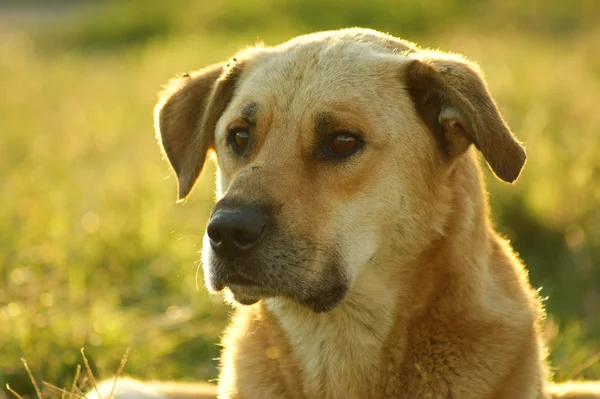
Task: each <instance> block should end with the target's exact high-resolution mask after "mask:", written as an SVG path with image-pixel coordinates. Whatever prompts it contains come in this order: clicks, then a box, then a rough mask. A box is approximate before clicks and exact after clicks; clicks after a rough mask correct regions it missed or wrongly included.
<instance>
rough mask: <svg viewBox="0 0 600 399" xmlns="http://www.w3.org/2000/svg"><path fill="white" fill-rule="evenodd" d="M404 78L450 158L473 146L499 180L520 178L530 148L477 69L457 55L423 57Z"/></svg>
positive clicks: (417, 58)
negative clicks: (503, 113)
mask: <svg viewBox="0 0 600 399" xmlns="http://www.w3.org/2000/svg"><path fill="white" fill-rule="evenodd" d="M404 76H405V80H406V85H407V90H408V92H409V94H410V96H411V97H412V99H413V102H414V105H415V108H416V110H417V112H418V114H419V116H420V117H421V119H422V120H423V122H424V123H425V124H426V125H427V126H428V127H429V129H430V130H431V131H432V132H433V133H434V135H435V136H436V139H437V140H438V142H439V143H440V147H441V148H442V151H443V152H444V153H445V154H446V155H447V156H448V157H449V158H453V157H456V156H458V155H460V154H462V153H463V152H465V151H466V150H467V149H468V147H469V145H470V144H471V143H473V144H475V146H476V147H477V148H478V149H479V150H480V151H481V153H482V154H483V156H484V157H485V159H486V161H487V163H488V165H489V166H490V167H491V169H492V170H493V171H494V173H495V174H496V176H498V177H499V178H500V179H502V180H504V181H506V182H513V181H515V180H516V179H517V177H519V174H520V172H521V169H522V168H523V165H524V164H525V160H526V158H527V156H526V154H525V148H524V147H523V146H522V145H521V144H520V143H519V142H518V141H517V140H516V139H515V137H514V136H513V134H512V133H511V131H510V129H509V127H508V126H507V124H506V123H505V122H504V120H503V119H502V116H501V115H500V112H499V111H498V108H497V107H496V104H495V102H494V100H493V99H492V97H491V96H490V93H489V92H488V90H487V87H486V84H485V82H484V80H483V78H482V76H481V73H480V72H479V71H478V70H477V68H476V67H475V66H474V65H472V64H470V63H469V62H467V61H465V60H463V59H462V58H460V57H458V56H454V55H447V54H441V53H437V52H421V53H417V54H416V55H415V59H413V60H410V61H409V63H408V64H407V65H406V69H405V75H404Z"/></svg>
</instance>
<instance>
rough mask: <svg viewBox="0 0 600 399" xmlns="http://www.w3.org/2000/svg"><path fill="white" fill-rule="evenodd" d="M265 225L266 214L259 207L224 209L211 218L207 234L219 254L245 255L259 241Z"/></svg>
mask: <svg viewBox="0 0 600 399" xmlns="http://www.w3.org/2000/svg"><path fill="white" fill-rule="evenodd" d="M265 226H266V216H265V215H264V214H263V213H262V212H261V211H259V210H257V209H254V208H250V207H244V208H236V209H222V210H217V211H216V212H215V213H214V214H213V215H212V217H211V218H210V221H209V222H208V227H207V228H206V234H208V238H209V239H210V245H211V247H212V248H213V250H214V251H215V252H216V253H218V254H219V255H223V256H243V255H246V254H247V253H248V252H250V250H251V249H252V248H254V246H255V245H256V244H257V243H258V241H259V238H260V237H261V235H262V233H263V231H264V229H265Z"/></svg>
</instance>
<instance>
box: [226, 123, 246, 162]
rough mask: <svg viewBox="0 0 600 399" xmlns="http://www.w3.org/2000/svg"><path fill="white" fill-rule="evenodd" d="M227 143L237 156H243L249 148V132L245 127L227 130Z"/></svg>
mask: <svg viewBox="0 0 600 399" xmlns="http://www.w3.org/2000/svg"><path fill="white" fill-rule="evenodd" d="M227 141H228V142H229V145H230V146H231V148H233V150H234V151H235V152H236V153H237V154H238V155H243V154H244V153H245V152H246V150H247V149H248V147H249V146H250V132H249V131H248V128H246V127H234V128H232V129H230V130H229V135H228V137H227Z"/></svg>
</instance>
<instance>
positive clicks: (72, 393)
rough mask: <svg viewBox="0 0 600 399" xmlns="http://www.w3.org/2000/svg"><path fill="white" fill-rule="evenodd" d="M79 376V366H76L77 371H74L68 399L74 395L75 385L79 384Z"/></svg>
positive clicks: (71, 398)
mask: <svg viewBox="0 0 600 399" xmlns="http://www.w3.org/2000/svg"><path fill="white" fill-rule="evenodd" d="M80 374H81V364H78V365H77V370H75V378H74V379H73V385H71V392H70V393H69V399H73V395H74V394H75V389H76V388H77V383H78V382H79V375H80Z"/></svg>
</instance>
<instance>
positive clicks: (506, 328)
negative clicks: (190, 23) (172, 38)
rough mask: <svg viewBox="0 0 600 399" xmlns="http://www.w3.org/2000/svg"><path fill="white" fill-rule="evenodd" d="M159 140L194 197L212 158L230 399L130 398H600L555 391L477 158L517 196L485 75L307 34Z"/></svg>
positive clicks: (180, 95) (535, 301)
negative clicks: (227, 319)
mask: <svg viewBox="0 0 600 399" xmlns="http://www.w3.org/2000/svg"><path fill="white" fill-rule="evenodd" d="M155 126H156V131H157V137H158V140H159V142H160V144H161V145H162V148H163V150H164V155H165V157H166V158H167V159H168V161H169V163H170V165H171V167H172V169H173V170H174V172H175V174H176V176H177V181H178V197H179V199H180V200H183V199H185V198H186V197H187V196H188V195H189V194H190V192H191V190H192V188H193V186H194V183H195V182H196V180H197V179H198V177H199V175H200V173H201V170H202V168H203V165H204V163H205V159H206V158H207V155H208V154H211V153H215V154H216V156H217V161H218V168H219V172H218V177H217V179H218V193H217V196H218V202H217V203H216V206H215V207H214V210H213V212H212V215H211V217H210V220H209V222H208V225H207V229H206V234H205V237H204V243H203V247H204V249H203V254H202V260H203V267H204V276H205V283H206V286H207V287H208V289H209V290H210V291H211V292H225V294H226V296H227V298H228V299H229V301H230V302H231V303H233V304H234V305H235V306H236V310H235V314H234V316H233V319H232V321H231V325H230V326H229V328H228V329H227V331H226V333H225V336H224V339H223V352H222V357H221V366H220V376H219V384H218V392H217V391H216V390H215V388H211V387H210V386H206V385H205V386H203V387H202V388H198V387H197V386H180V385H176V384H161V383H151V384H149V383H146V384H144V383H140V382H137V381H134V380H122V381H121V382H120V385H119V386H118V388H117V392H120V393H121V394H122V397H126V398H150V397H151V398H157V399H158V398H161V399H162V398H188V397H216V396H218V397H219V398H228V399H251V398H265V399H271V398H273V399H275V398H294V399H296V398H297V399H300V398H347V399H352V398H409V399H410V398H460V399H469V398H495V399H501V398H502V399H519V398H540V399H541V398H552V397H557V398H558V397H560V398H580V399H581V398H600V384H598V383H595V382H588V383H583V382H581V383H568V384H560V385H554V384H552V383H551V375H550V372H549V367H548V364H547V362H546V355H547V354H546V350H545V347H544V343H543V341H542V337H541V332H540V330H541V323H542V321H543V319H544V316H545V314H544V309H543V306H542V303H541V300H540V298H539V296H538V293H537V291H536V290H535V289H533V288H532V287H531V285H530V283H529V281H528V276H527V271H526V269H525V268H524V266H523V264H522V263H521V261H520V260H519V259H518V257H517V255H516V254H515V253H514V252H513V251H512V249H511V247H510V245H509V243H508V241H507V240H505V239H503V238H502V237H500V236H499V235H498V234H497V233H496V232H495V231H494V229H493V227H492V224H491V222H490V219H489V208H488V202H487V198H486V193H485V191H484V184H483V179H482V173H481V170H480V168H479V166H478V163H477V160H476V153H475V150H478V151H479V152H480V153H481V155H482V156H483V158H484V159H485V161H486V162H487V165H489V167H490V168H491V170H492V171H493V173H494V174H495V175H496V176H497V177H498V178H499V179H501V180H503V181H505V182H508V183H512V182H514V181H515V180H516V179H517V178H518V176H519V174H520V172H521V170H522V168H523V166H524V164H525V161H526V152H525V149H524V147H523V145H522V144H521V143H520V142H519V141H518V140H517V139H516V138H515V136H514V135H513V133H512V132H511V131H510V129H509V127H508V126H507V124H506V122H505V121H504V120H503V118H502V116H501V114H500V112H499V110H498V107H497V106H496V104H495V102H494V100H493V99H492V97H491V95H490V93H489V91H488V89H487V86H486V83H485V81H484V79H483V77H482V74H481V72H480V71H479V69H478V67H477V66H476V65H475V64H473V63H472V62H469V61H467V60H466V59H465V58H463V57H462V56H460V55H456V54H449V53H443V52H439V51H431V50H424V49H420V48H418V47H417V46H416V45H415V44H413V43H410V42H407V41H404V40H400V39H397V38H395V37H392V36H389V35H386V34H382V33H379V32H377V31H373V30H368V29H358V28H353V29H344V30H338V31H329V32H320V33H315V34H309V35H305V36H300V37H297V38H294V39H292V40H290V41H288V42H286V43H284V44H282V45H279V46H276V47H265V46H256V47H252V48H248V49H245V50H243V51H241V52H240V53H239V54H237V55H236V56H235V57H234V58H232V59H230V60H229V61H228V62H222V63H218V64H215V65H212V66H209V67H207V68H205V69H202V70H199V71H196V72H192V73H190V74H186V75H184V76H182V77H180V78H177V79H175V80H173V81H172V82H170V83H169V84H168V86H167V89H166V90H165V91H164V92H163V93H162V95H161V96H160V100H159V102H158V105H157V107H156V111H155ZM110 385H111V383H104V384H102V385H101V391H102V392H107V388H108V387H110ZM211 389H212V390H211ZM202 390H204V391H202ZM202 392H203V393H202ZM203 394H204V395H206V396H202V395H203Z"/></svg>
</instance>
